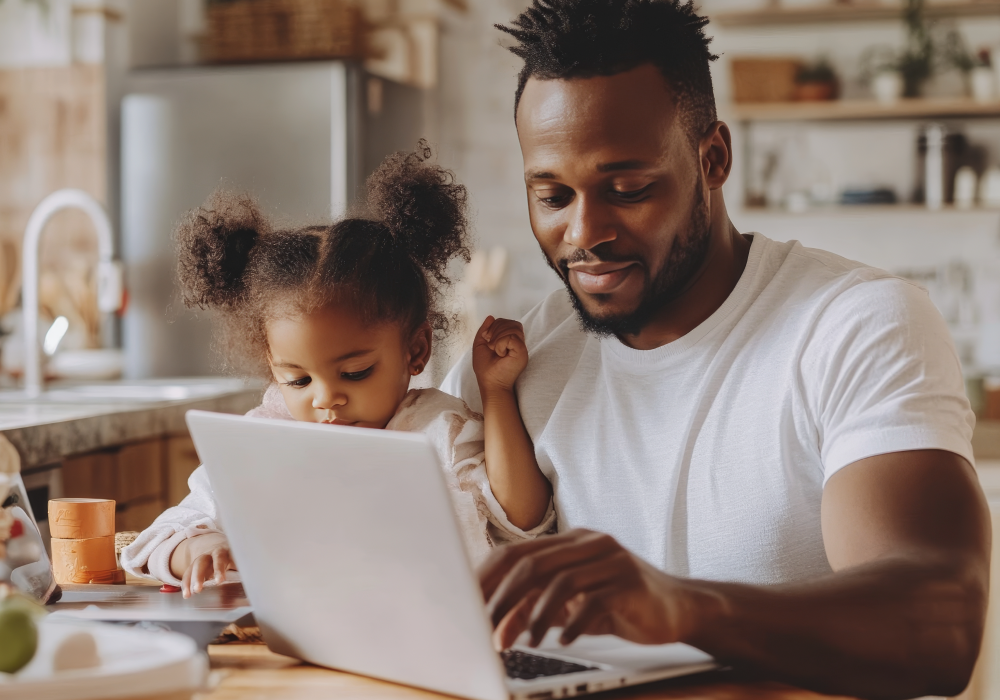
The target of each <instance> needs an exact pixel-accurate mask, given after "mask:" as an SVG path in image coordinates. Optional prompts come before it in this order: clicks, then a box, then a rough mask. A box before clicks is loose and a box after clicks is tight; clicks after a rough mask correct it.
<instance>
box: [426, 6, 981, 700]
mask: <svg viewBox="0 0 1000 700" xmlns="http://www.w3.org/2000/svg"><path fill="white" fill-rule="evenodd" d="M706 23H707V20H705V19H704V18H702V17H699V16H697V15H696V14H695V12H694V10H693V9H692V6H691V4H690V3H688V4H686V5H681V4H679V3H678V2H677V1H676V0H535V2H534V4H533V5H532V6H531V7H530V8H529V9H528V10H526V11H525V12H524V13H523V14H521V15H520V16H519V17H518V18H517V19H515V20H514V22H513V27H512V28H506V27H500V29H502V30H503V31H505V32H507V33H509V34H511V35H513V36H514V37H515V38H516V39H517V40H518V42H519V43H518V44H517V45H516V46H515V47H514V48H513V49H512V51H513V52H514V53H515V54H517V55H518V56H520V57H521V58H523V59H524V61H525V65H524V69H523V70H522V72H521V74H520V80H519V84H518V90H517V94H516V98H515V119H516V124H517V130H518V138H519V140H520V145H521V151H522V155H523V157H524V172H525V183H526V186H527V198H528V208H529V213H530V220H531V226H532V230H533V232H534V234H535V237H536V239H537V240H538V243H539V245H540V246H541V249H542V251H543V253H544V254H545V256H546V258H547V259H548V261H549V263H550V265H551V266H552V268H553V269H554V270H555V272H556V273H557V274H558V275H559V276H560V278H561V279H562V280H563V281H564V282H565V285H566V291H565V292H562V291H560V292H558V293H555V294H553V295H552V296H550V297H549V298H548V299H546V300H545V301H544V302H543V303H542V304H541V305H539V306H538V307H537V308H535V309H534V310H533V311H531V312H530V313H529V314H528V315H527V317H526V318H525V319H524V328H525V333H526V338H527V344H528V350H529V357H530V360H529V364H528V368H527V370H526V371H525V372H524V374H523V375H522V376H521V378H520V379H519V380H518V383H517V386H516V391H517V399H518V401H519V406H520V411H521V414H522V417H523V419H524V423H525V426H526V428H527V430H528V432H529V434H530V436H531V438H532V441H533V443H534V448H535V452H536V455H537V459H538V464H539V466H540V467H541V469H542V470H543V472H544V473H545V475H546V477H547V478H548V479H549V480H550V481H551V483H552V487H553V493H554V503H555V507H556V510H557V512H558V523H559V532H560V534H558V535H556V536H553V537H548V538H542V539H539V540H535V541H531V542H528V543H523V544H520V545H516V546H511V547H507V548H504V549H501V550H498V551H497V552H496V554H495V555H494V557H493V558H492V559H491V560H490V561H488V562H487V563H486V564H485V565H484V568H483V569H482V570H481V581H482V586H483V590H484V594H485V596H486V598H487V601H488V607H489V611H490V614H491V616H492V619H493V622H494V624H495V625H497V635H498V638H499V642H500V643H502V644H505V645H507V644H510V643H512V641H513V640H514V638H515V637H517V636H518V635H519V634H521V633H522V632H527V633H528V634H529V635H530V639H531V641H532V642H537V641H539V640H540V639H541V637H542V636H543V635H544V634H545V632H546V630H548V629H549V628H550V627H554V626H562V627H563V631H562V633H561V634H562V639H563V641H567V642H568V641H570V640H572V639H574V638H575V637H577V636H578V635H580V634H601V633H613V634H617V635H620V636H622V637H624V638H627V639H631V640H634V641H637V642H644V643H666V642H674V641H682V642H687V643H689V644H692V645H694V646H697V647H699V648H701V649H704V650H705V651H707V652H709V653H711V654H713V655H714V656H715V657H716V658H718V659H719V660H720V661H722V662H725V663H730V664H733V665H736V666H743V667H750V668H754V669H757V670H759V671H762V672H764V673H767V674H769V675H771V676H772V677H776V678H780V679H783V680H786V681H789V682H792V683H795V684H799V685H802V686H807V687H811V688H814V689H818V690H822V691H827V692H837V693H844V694H854V695H864V696H870V697H908V696H914V695H923V694H937V695H951V694H955V693H958V692H959V691H960V690H961V689H962V688H963V687H965V685H966V684H967V682H968V679H969V676H970V674H971V671H972V668H973V665H974V663H975V660H976V656H977V653H978V649H979V645H980V640H981V636H982V630H983V624H984V613H985V608H986V599H987V588H988V569H989V549H990V534H989V516H988V511H987V508H986V506H985V502H984V499H983V496H982V493H981V491H980V489H979V486H978V481H977V479H976V475H975V472H974V470H973V468H972V466H971V462H972V451H971V447H970V439H971V434H972V426H973V423H974V417H973V415H972V413H971V411H970V410H969V404H968V402H967V400H966V398H965V394H964V385H963V381H962V374H961V368H960V366H959V362H958V359H957V357H956V354H955V351H954V348H953V346H952V343H951V341H950V339H949V334H948V329H947V327H946V325H945V324H944V322H943V320H942V319H941V317H940V315H939V314H938V313H937V311H936V310H935V309H934V307H933V306H932V304H931V302H930V301H929V299H928V297H927V295H926V293H925V292H924V291H923V290H921V289H920V288H918V287H917V286H915V285H912V284H910V283H908V282H906V281H904V280H901V279H898V278H895V277H893V276H891V275H889V274H888V273H885V272H882V271H879V270H876V269H872V268H869V267H866V266H864V265H861V264H859V263H854V262H851V261H848V260H844V259H842V258H839V257H837V256H834V255H831V254H828V253H824V252H821V251H816V250H809V249H806V248H803V247H802V246H800V245H799V244H797V243H778V242H775V241H771V240H768V239H767V238H766V237H764V236H763V235H760V234H754V235H744V234H741V233H739V232H738V231H737V230H736V229H735V227H734V226H733V224H732V223H731V222H730V220H729V217H728V215H727V213H726V205H725V203H724V201H723V197H722V186H723V184H724V183H725V181H726V178H727V177H728V175H729V172H730V168H731V165H732V148H731V142H730V134H729V129H728V127H727V126H726V125H725V124H723V123H721V122H719V121H717V119H716V115H715V106H714V97H713V93H712V84H711V78H710V73H709V63H710V61H711V60H713V59H714V58H715V57H714V56H712V55H711V53H710V52H709V50H708V43H709V40H708V39H706V37H705V35H704V26H705V24H706ZM445 389H446V390H447V391H450V392H451V393H454V394H456V395H458V396H461V397H462V398H464V399H465V400H466V401H467V402H468V403H469V404H470V405H471V406H472V407H473V408H475V409H477V410H478V409H480V408H481V405H482V402H481V399H480V396H479V391H478V388H477V386H476V383H475V377H474V375H473V373H472V370H471V365H470V361H469V358H468V357H465V358H464V359H463V360H462V361H461V362H460V363H459V364H458V366H457V367H456V368H455V369H454V370H453V372H452V374H451V375H450V376H449V378H448V379H447V380H446V382H445ZM580 528H586V529H580Z"/></svg>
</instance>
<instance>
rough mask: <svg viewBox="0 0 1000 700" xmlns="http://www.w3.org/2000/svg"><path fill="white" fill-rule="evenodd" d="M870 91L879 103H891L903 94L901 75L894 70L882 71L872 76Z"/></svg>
mask: <svg viewBox="0 0 1000 700" xmlns="http://www.w3.org/2000/svg"><path fill="white" fill-rule="evenodd" d="M872 92H873V93H874V94H875V99H876V100H877V101H878V102H880V103H881V104H885V105H891V104H894V103H895V102H898V101H899V98H900V97H902V95H903V76H901V75H900V74H899V73H898V72H896V71H888V70H887V71H882V72H881V73H877V74H876V75H875V77H874V78H872Z"/></svg>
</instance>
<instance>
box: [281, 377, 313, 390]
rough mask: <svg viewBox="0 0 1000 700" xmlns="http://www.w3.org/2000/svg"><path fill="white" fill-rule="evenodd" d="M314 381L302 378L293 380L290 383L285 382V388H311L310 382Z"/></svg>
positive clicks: (309, 378) (310, 378)
mask: <svg viewBox="0 0 1000 700" xmlns="http://www.w3.org/2000/svg"><path fill="white" fill-rule="evenodd" d="M311 381H312V377H302V378H301V379H293V380H292V381H290V382H285V386H294V387H296V388H299V389H301V388H302V387H304V386H309V382H311Z"/></svg>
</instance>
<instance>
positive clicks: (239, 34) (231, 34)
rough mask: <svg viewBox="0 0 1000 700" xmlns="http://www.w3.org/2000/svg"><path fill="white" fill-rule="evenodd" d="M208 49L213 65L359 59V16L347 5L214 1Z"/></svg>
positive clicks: (331, 0) (334, 0) (327, 0)
mask: <svg viewBox="0 0 1000 700" xmlns="http://www.w3.org/2000/svg"><path fill="white" fill-rule="evenodd" d="M204 48H205V58H206V60H208V61H209V62H211V63H252V62H261V61H295V60H308V59H322V58H357V57H360V56H361V55H362V53H363V41H362V23H361V13H360V10H359V8H357V7H355V6H354V5H351V4H349V3H347V2H344V0H227V1H225V2H223V1H220V0H216V1H215V2H212V3H211V4H209V6H208V35H207V37H206V40H205V47H204Z"/></svg>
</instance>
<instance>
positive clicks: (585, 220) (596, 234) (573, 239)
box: [563, 195, 618, 250]
mask: <svg viewBox="0 0 1000 700" xmlns="http://www.w3.org/2000/svg"><path fill="white" fill-rule="evenodd" d="M571 208H572V210H571V212H570V218H569V221H568V222H567V225H566V231H565V233H563V240H564V241H565V242H566V243H569V244H570V245H571V246H574V247H576V248H580V249H582V250H591V249H593V248H595V247H597V246H598V245H600V244H601V243H607V242H608V241H613V240H615V239H616V238H617V237H618V231H617V230H616V228H615V223H614V221H613V219H612V218H611V217H609V216H608V215H607V214H608V213H607V211H606V209H607V204H604V203H602V202H600V201H598V200H595V199H594V198H593V197H587V196H584V195H578V196H577V198H576V201H574V202H573V204H572V205H571Z"/></svg>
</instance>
